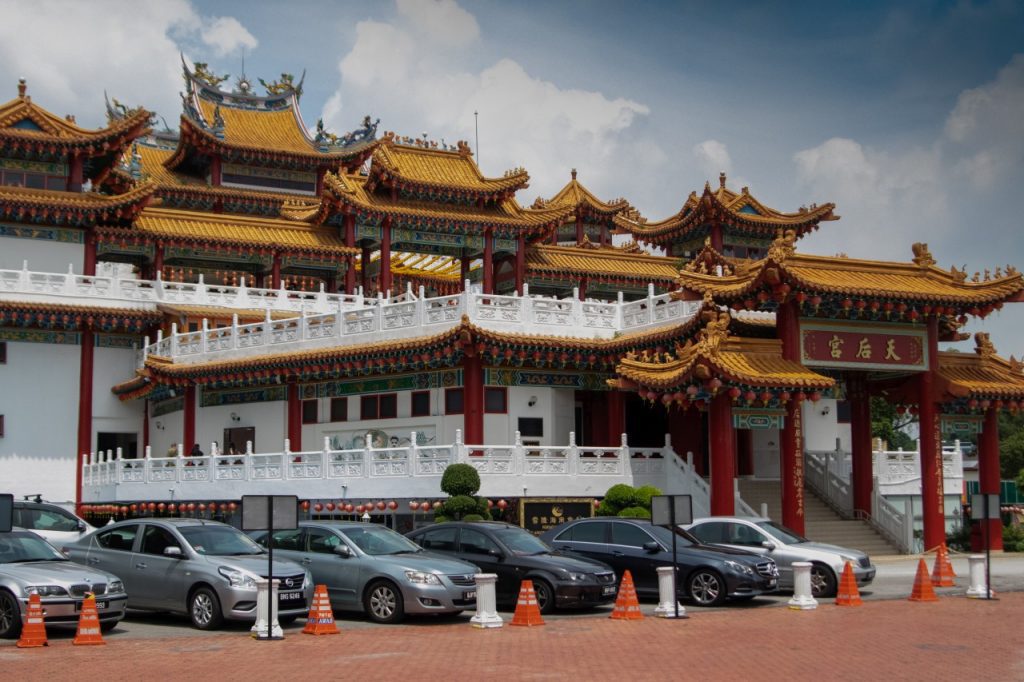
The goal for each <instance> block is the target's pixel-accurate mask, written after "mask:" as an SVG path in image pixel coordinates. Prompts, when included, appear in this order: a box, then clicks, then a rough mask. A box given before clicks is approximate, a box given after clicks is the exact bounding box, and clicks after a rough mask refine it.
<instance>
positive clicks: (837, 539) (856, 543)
mask: <svg viewBox="0 0 1024 682" xmlns="http://www.w3.org/2000/svg"><path fill="white" fill-rule="evenodd" d="M739 488H740V495H741V496H742V497H743V501H744V502H746V503H747V504H748V505H750V506H751V507H753V509H754V511H756V512H757V513H760V510H761V504H762V503H766V504H767V505H768V518H770V519H772V520H773V521H776V522H778V523H781V522H782V483H781V482H779V481H777V480H776V481H766V480H753V479H749V478H748V479H743V478H741V479H739ZM804 525H805V528H804V536H805V537H806V538H807V539H808V540H813V541H815V542H827V543H829V544H833V545H839V546H840V547H850V548H852V549H859V550H861V551H862V552H867V554H868V556H871V557H875V556H885V555H894V554H899V550H898V549H896V547H894V546H893V545H891V544H889V542H888V541H887V540H886V539H885V538H883V537H882V536H881V535H879V534H878V532H877V531H876V530H875V529H874V528H872V527H871V524H869V523H868V522H867V521H860V520H857V519H844V518H842V517H841V516H839V515H838V514H836V512H835V511H833V510H832V508H831V507H829V506H828V505H827V504H825V503H824V502H822V501H821V500H820V499H818V497H817V496H816V495H815V494H814V493H813V492H811V490H810V489H808V488H804Z"/></svg>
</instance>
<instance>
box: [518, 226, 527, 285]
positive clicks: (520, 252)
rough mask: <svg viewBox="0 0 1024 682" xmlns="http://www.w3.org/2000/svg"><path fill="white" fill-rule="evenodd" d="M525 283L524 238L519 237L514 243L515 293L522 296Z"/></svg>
mask: <svg viewBox="0 0 1024 682" xmlns="http://www.w3.org/2000/svg"><path fill="white" fill-rule="evenodd" d="M525 281H526V237H525V236H523V235H519V239H518V241H517V242H516V293H517V294H519V295H520V296H522V295H523V283H524V282H525Z"/></svg>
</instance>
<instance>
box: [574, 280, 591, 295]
mask: <svg viewBox="0 0 1024 682" xmlns="http://www.w3.org/2000/svg"><path fill="white" fill-rule="evenodd" d="M589 281H590V280H589V278H588V277H586V276H583V277H580V281H579V285H578V287H577V293H578V298H579V299H580V300H581V301H585V300H587V284H588V283H589Z"/></svg>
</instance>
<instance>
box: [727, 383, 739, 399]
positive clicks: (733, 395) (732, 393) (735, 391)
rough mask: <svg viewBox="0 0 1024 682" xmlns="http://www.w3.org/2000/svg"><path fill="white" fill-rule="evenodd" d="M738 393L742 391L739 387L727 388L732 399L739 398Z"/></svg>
mask: <svg viewBox="0 0 1024 682" xmlns="http://www.w3.org/2000/svg"><path fill="white" fill-rule="evenodd" d="M740 393H742V391H740V389H738V388H736V387H735V386H733V387H732V388H730V389H729V397H730V398H732V399H733V400H736V398H739V397H740Z"/></svg>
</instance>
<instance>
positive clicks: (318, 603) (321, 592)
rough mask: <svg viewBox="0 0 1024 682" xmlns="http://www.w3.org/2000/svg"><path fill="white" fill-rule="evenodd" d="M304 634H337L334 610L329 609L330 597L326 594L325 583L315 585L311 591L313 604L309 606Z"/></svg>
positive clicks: (303, 629)
mask: <svg viewBox="0 0 1024 682" xmlns="http://www.w3.org/2000/svg"><path fill="white" fill-rule="evenodd" d="M302 634H304V635H337V634H341V633H339V632H338V624H337V623H335V622H334V611H332V610H331V599H330V597H328V596H327V585H317V586H316V592H314V593H313V604H312V605H311V606H310V607H309V616H307V617H306V627H304V628H302Z"/></svg>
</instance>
